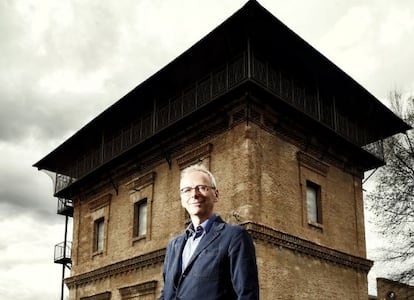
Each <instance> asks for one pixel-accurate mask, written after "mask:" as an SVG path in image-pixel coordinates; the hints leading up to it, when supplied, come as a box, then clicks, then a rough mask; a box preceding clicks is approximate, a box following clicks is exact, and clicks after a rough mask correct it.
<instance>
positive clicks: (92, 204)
mask: <svg viewBox="0 0 414 300" xmlns="http://www.w3.org/2000/svg"><path fill="white" fill-rule="evenodd" d="M111 198H112V194H110V193H108V194H105V195H103V196H101V197H98V198H96V199H94V200H91V201H89V203H88V206H89V211H91V212H92V211H95V210H98V209H100V208H102V207H105V206H107V205H109V203H110V202H111Z"/></svg>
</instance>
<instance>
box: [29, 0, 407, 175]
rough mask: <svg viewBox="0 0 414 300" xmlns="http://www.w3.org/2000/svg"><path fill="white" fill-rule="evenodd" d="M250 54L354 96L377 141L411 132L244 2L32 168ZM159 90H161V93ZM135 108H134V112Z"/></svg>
mask: <svg viewBox="0 0 414 300" xmlns="http://www.w3.org/2000/svg"><path fill="white" fill-rule="evenodd" d="M248 41H249V45H252V46H253V47H254V49H253V51H257V52H258V53H260V52H261V53H264V54H265V55H269V54H270V55H273V56H274V57H279V58H278V60H279V62H281V63H282V64H283V67H285V68H288V69H290V70H294V71H295V70H300V71H301V72H305V73H306V74H307V76H310V77H312V80H313V81H317V82H318V83H319V84H321V85H323V86H325V87H327V88H329V89H332V90H339V91H342V92H343V93H352V94H353V95H356V97H354V98H353V99H350V100H349V101H350V103H348V104H347V105H349V106H351V107H353V106H354V107H357V106H358V107H363V108H364V109H358V110H356V112H355V113H358V114H363V115H364V116H365V117H366V118H367V119H369V120H370V122H373V123H375V126H377V127H378V135H377V136H376V139H378V140H380V139H383V138H386V137H388V136H391V135H393V134H396V133H399V132H403V131H406V130H408V129H410V126H408V125H407V124H406V123H405V122H403V121H402V120H401V119H400V118H398V117H397V116H395V115H394V113H392V112H391V111H390V110H389V109H388V108H386V107H385V106H384V105H383V104H382V103H381V102H380V101H379V100H378V99H376V98H375V97H374V96H373V95H372V94H371V93H369V92H368V91H367V90H366V89H365V88H363V87H362V86H361V85H360V84H358V83H357V82H356V81H355V80H353V79H352V78H351V77H350V76H348V75H347V74H346V73H345V72H343V71H342V70H341V69H339V68H338V67H337V66H336V65H334V64H333V63H332V62H331V61H329V60H328V59H327V58H326V57H324V56H323V55H322V54H321V53H319V52H318V51H317V50H315V49H314V48H313V47H312V46H310V45H309V44H308V43H307V42H306V41H304V40H303V39H302V38H300V37H299V36H298V35H297V34H295V33H294V32H293V31H291V30H290V29H289V28H288V27H286V26H285V25H284V24H283V23H282V22H280V21H279V20H278V19H277V18H275V17H274V16H273V15H272V14H271V13H269V12H268V11H267V10H266V9H265V8H263V7H262V6H261V5H260V4H259V3H258V2H257V1H254V0H250V1H248V2H247V3H246V4H245V5H244V6H243V7H242V8H241V9H240V10H238V11H237V12H236V13H234V14H233V15H232V16H231V17H229V18H228V19H227V20H226V21H225V22H223V23H222V24H221V25H220V26H218V27H217V28H216V29H214V30H213V31H212V32H210V33H209V34H208V35H207V36H205V37H204V38H202V39H201V40H200V41H199V42H197V43H196V44H195V45H194V46H192V47H191V48H189V49H188V50H187V51H185V52H184V53H183V54H181V55H180V56H178V57H177V58H176V59H175V60H173V61H172V62H171V63H169V64H168V65H166V66H165V67H164V68H162V69H161V70H160V71H158V72H156V73H155V74H154V75H152V76H151V77H149V78H148V79H147V80H145V81H144V82H142V83H141V84H140V85H138V86H137V87H136V88H134V89H133V90H132V91H130V92H129V93H128V94H126V95H125V96H124V97H122V98H121V99H120V100H119V101H117V102H116V103H115V104H113V105H112V106H111V107H109V108H108V109H106V110H105V111H104V112H103V113H101V114H100V115H98V116H97V117H96V118H95V119H93V120H92V121H91V122H90V123H88V124H87V125H86V126H84V127H83V128H81V129H80V130H79V131H78V132H76V133H75V134H74V135H73V136H72V137H70V138H69V139H68V140H66V141H65V142H64V143H63V144H61V145H60V146H59V147H57V148H56V149H55V150H53V151H52V152H51V153H50V154H48V155H46V156H45V157H44V158H42V159H41V160H40V161H39V162H37V163H36V164H34V166H35V167H37V168H39V169H46V170H50V171H54V172H57V171H58V170H59V167H60V164H61V163H62V160H66V161H70V160H71V159H72V158H73V157H75V156H76V155H80V153H77V152H76V151H82V150H78V149H79V147H78V145H79V144H82V143H84V142H85V141H88V140H90V139H91V137H93V138H95V139H96V141H97V142H99V141H100V138H101V135H102V131H103V130H105V128H107V127H108V124H116V123H117V122H122V120H124V119H125V118H128V117H129V114H132V112H133V111H134V112H135V113H136V112H137V110H138V111H140V112H145V111H149V110H151V109H152V108H153V101H154V99H165V98H168V97H171V94H173V93H174V92H177V91H180V90H183V89H185V88H186V87H188V86H189V85H191V84H192V83H193V82H194V81H195V80H198V79H200V77H202V76H204V75H205V74H206V72H211V70H214V68H217V67H219V66H221V65H222V64H224V63H225V62H226V61H228V60H229V59H232V58H233V57H234V56H235V55H237V54H239V53H240V52H241V51H243V50H244V49H245V48H246V47H248ZM160 87H161V88H160ZM132 108H133V109H132Z"/></svg>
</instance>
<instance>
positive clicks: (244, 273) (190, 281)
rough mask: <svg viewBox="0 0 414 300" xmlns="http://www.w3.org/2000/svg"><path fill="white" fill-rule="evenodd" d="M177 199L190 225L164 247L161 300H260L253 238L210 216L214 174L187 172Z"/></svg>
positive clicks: (215, 191)
mask: <svg viewBox="0 0 414 300" xmlns="http://www.w3.org/2000/svg"><path fill="white" fill-rule="evenodd" d="M180 195H181V205H182V206H183V207H184V208H185V209H186V210H187V212H188V214H189V215H190V218H191V224H190V225H189V226H188V227H187V230H186V231H185V232H184V233H183V234H181V235H179V236H178V237H176V238H174V239H173V240H172V241H171V242H170V243H169V244H168V246H167V253H166V256H165V262H164V273H163V275H164V288H163V290H162V292H161V296H160V298H159V299H160V300H172V299H181V300H210V299H211V300H216V299H217V300H219V299H223V300H232V299H238V300H257V299H259V283H258V275H257V265H256V254H255V248H254V245H253V242H252V239H251V237H250V235H249V234H248V233H247V231H246V230H245V229H244V228H243V227H241V226H238V225H230V224H227V223H225V222H224V221H223V220H222V219H221V218H220V217H219V216H217V215H215V214H214V212H213V211H214V204H215V203H216V202H218V201H219V191H218V189H217V185H216V180H215V178H214V176H213V175H212V174H211V173H210V172H209V171H208V170H207V169H206V168H205V167H204V166H201V165H193V166H190V167H188V168H186V169H185V170H183V171H182V173H181V181H180Z"/></svg>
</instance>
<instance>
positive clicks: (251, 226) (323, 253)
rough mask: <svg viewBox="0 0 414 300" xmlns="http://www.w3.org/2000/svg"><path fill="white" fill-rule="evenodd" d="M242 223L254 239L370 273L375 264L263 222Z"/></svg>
mask: <svg viewBox="0 0 414 300" xmlns="http://www.w3.org/2000/svg"><path fill="white" fill-rule="evenodd" d="M241 225H242V226H243V227H245V228H246V230H247V231H248V232H249V233H250V234H251V236H252V237H253V239H254V240H259V241H264V242H266V243H269V244H273V245H275V246H278V247H284V248H287V249H290V250H293V251H296V252H299V253H302V254H306V255H309V256H312V257H316V258H319V259H322V260H324V261H326V262H329V263H333V264H337V265H342V266H345V267H348V268H352V269H355V270H357V271H361V272H365V273H368V271H369V270H370V269H371V267H372V265H373V262H372V261H371V260H368V259H365V258H362V257H357V256H353V255H350V254H346V253H344V252H340V251H338V250H334V249H331V248H328V247H324V246H321V245H318V244H315V243H313V242H310V241H308V240H304V239H301V238H299V237H296V236H293V235H290V234H287V233H284V232H281V231H278V230H275V229H272V228H270V227H267V226H264V225H261V224H257V223H253V222H246V223H242V224H241Z"/></svg>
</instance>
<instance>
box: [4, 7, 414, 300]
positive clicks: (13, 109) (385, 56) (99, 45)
mask: <svg viewBox="0 0 414 300" xmlns="http://www.w3.org/2000/svg"><path fill="white" fill-rule="evenodd" d="M245 2H246V0H203V1H201V0H113V1H110V0H88V1H83V0H59V1H55V0H0V54H1V55H0V153H1V155H0V171H1V172H0V299H12V300H14V299H16V300H20V299H25V300H26V299H31V300H32V299H35V300H37V299H39V300H40V299H41V300H49V299H50V300H52V299H53V300H54V299H58V298H59V295H60V278H61V267H60V265H55V264H54V263H53V247H54V245H55V244H57V243H59V242H61V241H63V239H64V237H63V232H64V217H62V216H57V215H56V200H55V199H54V198H53V197H52V193H53V190H52V181H51V180H50V178H49V177H48V176H47V175H46V174H44V173H42V172H39V171H37V170H36V169H35V168H33V167H32V165H33V164H34V163H35V162H37V161H38V160H40V159H41V158H42V157H44V156H45V155H46V154H48V153H49V152H50V151H52V150H53V149H54V148H55V147H56V146H58V145H59V144H61V143H62V142H63V141H64V140H65V139H67V138H68V137H69V136H71V135H72V134H73V133H74V132H76V131H77V130H79V129H80V128H81V127H82V126H83V125H85V124H86V123H87V122H88V121H90V120H91V119H92V118H93V117H95V116H96V115H97V114H99V113H100V112H102V111H103V110H104V109H105V108H107V107H108V106H109V105H111V104H112V103H114V102H115V101H116V100H118V99H120V98H121V97H122V96H123V95H125V94H126V93H127V92H129V91H130V90H131V89H132V88H134V87H135V86H136V85H138V84H139V83H140V82H142V81H143V80H145V79H146V78H147V77H148V76H150V75H152V74H153V73H154V72H156V71H157V70H159V69H160V68H162V67H163V66H165V65H166V64H167V63H168V62H170V61H171V60H173V59H174V58H175V57H177V56H178V55H179V54H181V53H182V52H183V51H185V50H187V49H188V48H189V47H190V46H191V45H192V44H194V43H195V42H197V41H198V40H199V39H201V38H202V37H203V36H204V35H206V34H207V33H209V32H210V31H211V30H213V29H214V28H215V27H216V26H217V25H219V24H220V23H221V22H222V21H224V20H225V19H226V18H227V17H229V16H230V15H231V14H232V13H234V12H235V11H236V10H237V9H239V8H240V7H241V6H242V5H243V4H244V3H245ZM259 2H260V3H261V4H262V5H263V6H264V7H265V8H266V9H268V10H269V11H270V12H272V13H273V14H274V15H275V16H276V17H277V18H279V19H280V20H281V21H282V22H284V23H285V24H286V25H287V26H288V27H290V28H291V29H292V30H294V31H295V32H296V33H297V34H299V35H300V36H301V37H302V38H304V39H305V40H306V41H307V42H309V43H310V44H311V45H312V46H314V47H315V48H316V49H317V50H319V51H320V52H321V53H323V54H324V55H325V56H326V57H328V58H329V59H330V60H332V61H333V62H334V63H335V64H336V65H338V66H339V67H340V68H341V69H342V70H344V71H345V72H346V73H348V74H349V75H350V76H351V77H353V78H354V79H355V80H356V81H358V82H359V83H360V84H362V85H363V86H364V87H365V88H366V89H368V90H369V91H370V92H371V93H372V94H373V95H375V96H376V97H377V98H378V99H380V100H381V101H383V102H384V103H386V99H387V96H388V93H389V92H390V91H392V90H395V89H397V90H399V91H400V92H402V93H406V94H411V93H414V68H413V56H414V1H412V0H395V1H387V0H364V1H362V0H360V1H356V0H332V1H326V0H290V1H285V0H261V1H259ZM377 243H378V242H377V241H376V238H375V234H374V229H373V228H372V226H370V225H369V224H368V233H367V246H368V250H369V257H370V258H373V257H374V251H373V249H374V246H375V245H376V244H377ZM386 272H387V268H384V267H382V266H381V265H376V266H375V267H374V269H373V271H371V273H370V286H371V290H370V292H373V290H372V289H373V288H374V287H375V286H374V285H373V284H374V281H373V280H372V278H375V276H386Z"/></svg>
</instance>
